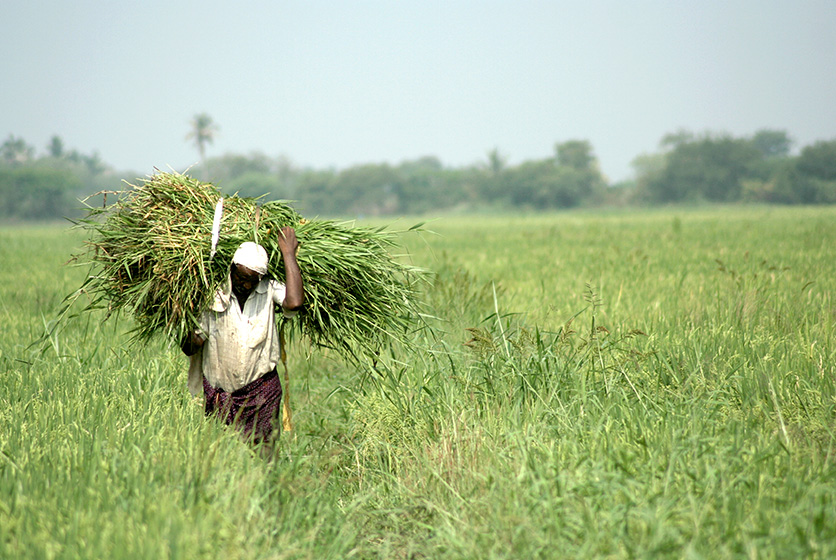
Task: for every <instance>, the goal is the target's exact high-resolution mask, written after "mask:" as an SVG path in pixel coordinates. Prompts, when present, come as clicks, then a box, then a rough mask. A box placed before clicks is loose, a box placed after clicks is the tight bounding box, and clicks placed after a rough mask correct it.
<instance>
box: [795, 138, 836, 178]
mask: <svg viewBox="0 0 836 560" xmlns="http://www.w3.org/2000/svg"><path fill="white" fill-rule="evenodd" d="M796 169H798V172H799V173H801V174H802V175H805V176H807V177H811V178H814V179H822V180H825V181H836V140H829V141H820V142H816V143H815V144H813V145H811V146H806V147H805V148H804V149H802V150H801V153H800V154H799V156H798V160H797V161H796Z"/></svg>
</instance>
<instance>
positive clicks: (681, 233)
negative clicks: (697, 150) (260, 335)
mask: <svg viewBox="0 0 836 560" xmlns="http://www.w3.org/2000/svg"><path fill="white" fill-rule="evenodd" d="M415 221H417V220H415ZM415 221H409V220H406V221H405V222H404V224H405V226H407V227H408V226H410V225H412V223H414V222H415ZM424 228H425V231H423V232H421V233H416V232H411V233H409V234H405V236H404V237H403V244H404V246H405V247H406V248H407V249H408V251H409V253H410V255H411V259H412V262H413V263H414V264H417V265H419V266H422V267H424V268H426V269H428V270H430V271H432V275H431V276H430V277H429V279H428V282H427V285H426V290H425V301H426V312H427V319H426V325H425V326H424V328H421V329H418V330H416V332H415V333H414V334H413V335H412V342H413V345H412V347H411V348H409V349H403V348H401V349H393V351H392V353H391V356H388V357H387V360H386V367H385V368H384V367H381V370H380V373H369V372H362V371H357V370H356V369H352V368H351V367H350V366H348V365H347V364H345V363H343V362H341V361H340V360H338V359H337V358H336V357H334V356H333V355H331V354H329V352H326V351H323V350H319V349H317V348H312V347H310V346H309V345H308V344H307V343H306V342H305V341H304V340H294V341H293V342H292V344H291V346H290V352H289V366H290V377H291V386H290V394H291V402H292V406H293V411H294V421H295V430H294V432H293V433H292V435H289V434H285V435H283V436H282V440H281V443H280V445H279V447H278V449H277V450H276V453H275V455H274V456H273V457H272V458H269V459H267V458H264V457H262V456H261V455H259V454H257V453H253V452H252V451H251V449H250V448H249V447H248V446H247V444H245V443H244V442H242V441H241V440H240V439H239V437H238V436H237V435H236V434H235V433H234V432H233V431H232V430H230V429H227V428H225V427H223V426H221V425H219V423H218V422H216V421H214V420H207V419H205V418H204V417H203V414H202V407H201V402H200V400H199V399H192V398H191V397H190V396H189V395H188V393H187V391H186V388H185V383H186V369H187V362H186V359H185V357H184V356H182V355H181V353H180V351H179V349H178V348H177V346H176V344H175V345H171V344H170V343H169V341H164V340H158V341H157V342H155V343H152V344H151V345H149V346H147V347H144V348H139V347H130V346H128V345H127V340H128V336H127V334H126V331H127V330H128V329H129V328H130V326H131V325H130V319H129V318H128V317H122V318H120V320H119V321H118V322H116V321H114V320H113V319H111V320H109V321H107V322H104V323H102V321H101V320H102V318H103V316H102V315H100V314H94V315H90V316H87V317H82V318H80V319H78V320H75V321H73V322H70V323H67V324H66V325H65V328H64V329H63V330H58V331H56V332H55V333H54V334H52V335H51V336H50V337H48V340H47V341H46V344H45V346H44V348H45V350H44V351H43V352H36V351H35V349H33V348H30V344H31V343H32V342H33V341H35V340H36V339H37V338H38V337H39V336H40V335H41V334H43V332H44V330H45V326H46V325H47V324H48V323H49V322H50V321H51V320H52V319H53V317H54V312H55V309H56V308H57V307H58V305H59V304H60V302H61V299H62V297H63V296H64V295H66V294H67V293H69V292H70V291H72V290H73V289H74V288H76V287H77V286H78V285H79V284H80V283H81V281H82V279H83V277H84V275H85V272H86V271H85V270H84V269H80V268H74V267H68V266H64V263H65V262H66V261H67V260H68V258H69V257H70V255H71V254H72V253H73V252H75V251H78V250H79V248H80V246H81V244H82V242H83V239H82V238H81V237H80V235H79V234H78V233H77V232H68V231H67V229H66V228H64V227H58V226H52V227H26V228H23V227H21V228H15V229H11V228H5V229H0V263H2V267H0V279H2V282H0V329H2V330H0V333H2V336H0V372H2V382H0V558H26V557H28V558H77V557H81V558H154V559H165V558H219V557H227V558H241V559H252V558H312V559H313V558H316V559H320V558H433V559H435V558H515V559H516V558H602V557H604V558H633V557H638V558H712V559H713V558H833V557H836V434H834V430H836V382H835V380H834V374H836V370H835V369H834V365H833V364H834V361H836V300H834V294H835V293H836V208H766V207H763V208H760V207H759V208H719V209H717V208H712V209H692V210H681V209H677V210H674V209H665V210H655V211H640V212H634V213H627V212H608V213H603V212H601V213H593V212H586V213H563V214H550V215H531V216H524V217H446V218H443V219H439V220H436V221H432V222H430V223H428V224H427V225H425V226H424ZM300 251H304V246H303V247H302V248H301V249H300Z"/></svg>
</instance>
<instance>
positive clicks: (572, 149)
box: [555, 140, 595, 171]
mask: <svg viewBox="0 0 836 560" xmlns="http://www.w3.org/2000/svg"><path fill="white" fill-rule="evenodd" d="M555 152H556V155H557V164H558V165H562V166H565V167H570V168H572V169H574V170H576V171H592V169H593V164H594V163H595V155H594V154H593V153H592V144H590V143H589V141H587V140H569V141H568V142H563V143H561V144H556V145H555Z"/></svg>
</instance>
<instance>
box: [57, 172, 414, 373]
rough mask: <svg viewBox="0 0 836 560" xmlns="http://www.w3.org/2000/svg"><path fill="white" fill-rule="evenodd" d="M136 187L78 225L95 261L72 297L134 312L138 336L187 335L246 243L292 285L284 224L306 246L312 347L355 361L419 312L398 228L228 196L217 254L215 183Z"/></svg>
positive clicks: (302, 262) (161, 177)
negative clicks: (260, 250) (398, 252)
mask: <svg viewBox="0 0 836 560" xmlns="http://www.w3.org/2000/svg"><path fill="white" fill-rule="evenodd" d="M130 186H131V187H132V188H131V189H130V190H126V191H123V192H121V193H119V198H118V200H117V202H116V203H114V204H112V205H110V206H105V207H103V208H92V207H91V208H89V211H88V215H87V216H86V217H85V218H84V219H83V220H80V221H79V222H78V226H80V227H81V228H83V229H86V230H88V231H89V233H90V235H89V239H88V241H87V251H86V253H84V254H82V255H78V256H77V257H76V258H77V260H80V261H81V262H82V263H90V265H91V272H90V274H89V275H88V277H87V279H86V281H85V282H84V283H83V284H82V286H81V287H80V288H79V290H78V291H77V292H76V293H75V294H73V295H72V296H70V297H68V301H70V303H71V302H72V301H74V300H75V299H78V297H79V296H80V295H81V294H88V295H89V296H90V297H91V299H90V303H89V304H88V305H87V306H86V307H85V310H91V309H100V308H106V309H107V310H108V311H109V313H108V316H109V315H110V313H121V312H127V313H129V314H130V315H132V316H133V318H134V320H135V323H136V326H135V328H134V330H133V333H132V334H133V340H134V341H138V342H143V343H144V342H147V341H149V340H150V339H151V338H152V337H154V336H155V335H162V336H164V337H166V338H167V339H169V340H173V341H177V342H179V341H181V340H183V339H184V338H185V336H186V334H187V333H189V332H190V331H192V330H193V329H194V328H195V327H196V325H197V320H198V317H199V316H200V313H201V312H202V310H203V309H206V307H207V306H208V304H209V303H210V301H211V298H212V297H213V294H214V293H215V291H216V290H217V289H218V288H219V287H220V286H221V285H222V283H223V282H225V281H226V278H227V275H228V273H229V267H230V263H231V261H232V255H233V253H234V252H235V250H236V249H237V248H238V246H239V245H240V244H241V243H242V242H244V241H255V242H257V243H260V244H261V245H263V246H264V247H265V248H266V249H267V252H268V254H269V257H270V266H269V272H268V274H269V275H272V276H273V277H274V278H276V279H277V280H279V281H284V265H283V263H282V262H281V252H280V251H279V247H278V235H280V233H279V230H280V228H281V227H283V226H292V227H294V228H295V229H296V233H297V238H298V239H299V242H300V246H299V251H298V255H297V260H298V262H299V268H300V270H301V272H302V278H303V282H304V285H305V295H306V302H305V307H304V309H303V310H302V312H301V313H300V315H299V326H300V328H301V331H302V333H303V334H305V335H307V336H308V337H309V338H310V339H311V340H312V341H313V342H314V343H315V344H317V345H321V346H327V347H332V348H335V349H338V350H340V351H341V353H343V354H344V355H346V356H347V357H349V358H357V357H358V351H360V352H361V353H363V354H365V355H374V354H375V353H376V352H378V351H379V349H380V347H381V345H382V344H384V343H386V342H388V341H391V340H392V339H398V338H400V337H401V335H402V334H403V333H405V332H406V331H407V329H408V328H409V326H410V324H411V322H412V320H413V319H414V318H415V317H416V315H415V312H416V299H415V295H416V291H415V284H416V281H417V280H418V279H419V278H420V276H421V273H420V270H419V269H417V268H415V267H412V266H411V265H407V264H404V263H402V262H400V261H399V260H398V259H397V256H393V255H392V254H391V252H390V251H391V250H392V249H395V248H396V247H397V244H396V240H395V236H396V233H395V232H390V231H384V230H383V229H382V228H379V229H370V228H357V227H351V226H350V225H349V224H346V223H338V222H334V221H325V220H312V221H307V220H305V219H303V218H302V217H301V216H300V215H299V214H298V213H297V212H296V211H294V210H293V209H292V208H291V207H290V206H288V205H287V204H286V203H284V202H279V201H271V202H266V203H264V204H261V205H259V204H258V200H257V199H251V198H240V197H238V196H231V197H227V198H224V200H223V213H222V218H221V221H220V236H219V240H218V242H217V253H216V254H214V255H213V256H210V254H211V249H212V248H211V245H212V229H213V216H214V215H215V209H216V204H217V202H218V200H219V199H220V198H221V193H220V192H219V191H218V190H217V189H216V188H215V187H214V186H213V185H211V184H207V183H201V182H199V181H197V180H195V179H193V178H191V177H189V176H187V175H183V174H179V173H163V172H157V173H156V174H154V175H153V176H151V177H150V178H147V179H145V180H143V181H142V182H141V183H140V184H139V185H130ZM416 227H417V226H416ZM413 229H414V228H413ZM68 305H69V304H68Z"/></svg>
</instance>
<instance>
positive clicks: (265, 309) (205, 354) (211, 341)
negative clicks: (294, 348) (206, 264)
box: [189, 278, 296, 395]
mask: <svg viewBox="0 0 836 560" xmlns="http://www.w3.org/2000/svg"><path fill="white" fill-rule="evenodd" d="M285 291H286V290H285V286H284V284H281V283H279V282H277V281H276V280H273V279H271V278H262V279H261V281H260V282H259V283H258V285H257V286H256V287H255V289H254V290H253V291H252V293H251V294H250V295H249V296H248V297H247V301H245V302H244V309H243V310H242V309H241V306H240V305H238V299H237V298H236V297H235V294H234V293H233V292H232V284H231V282H230V279H229V278H227V281H226V286H225V287H224V288H223V289H221V290H218V291H217V293H216V294H215V298H214V301H213V302H212V305H211V306H210V307H209V309H207V310H206V311H204V312H203V314H202V315H201V317H200V330H199V331H198V332H199V333H200V335H201V336H202V337H203V338H204V339H205V342H204V344H203V347H202V348H201V349H200V350H199V351H198V352H197V353H195V354H193V355H192V356H190V357H189V358H190V361H189V391H190V392H191V393H192V394H193V395H197V394H199V393H200V391H202V390H203V377H204V376H205V377H206V380H207V381H208V382H209V384H210V385H212V386H213V387H220V388H222V389H223V390H224V391H227V392H232V391H235V390H237V389H240V388H241V387H243V386H245V385H247V384H248V383H252V382H253V381H255V380H256V379H258V378H259V377H261V376H262V375H264V374H265V373H269V372H271V371H273V369H274V368H275V367H276V364H277V363H278V362H279V360H280V359H281V349H280V347H279V334H278V329H277V327H276V316H275V306H276V305H281V304H282V302H283V301H284V298H285ZM283 314H284V316H285V317H293V316H294V315H296V312H289V311H286V310H283Z"/></svg>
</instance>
